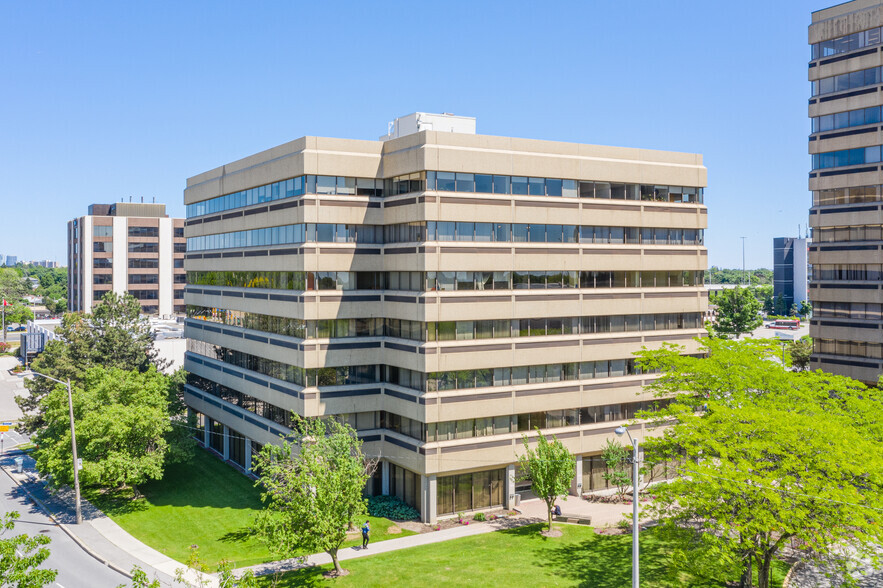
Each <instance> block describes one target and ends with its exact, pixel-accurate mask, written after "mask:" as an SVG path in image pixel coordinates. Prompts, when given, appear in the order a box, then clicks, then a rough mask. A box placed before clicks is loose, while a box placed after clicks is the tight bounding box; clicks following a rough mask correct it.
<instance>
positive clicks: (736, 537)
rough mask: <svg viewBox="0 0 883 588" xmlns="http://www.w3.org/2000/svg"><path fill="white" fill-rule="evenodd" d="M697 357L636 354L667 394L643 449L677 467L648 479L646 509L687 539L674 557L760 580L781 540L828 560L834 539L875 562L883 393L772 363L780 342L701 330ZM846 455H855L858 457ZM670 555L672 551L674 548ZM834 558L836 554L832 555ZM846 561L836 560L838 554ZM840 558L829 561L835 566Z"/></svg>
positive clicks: (654, 386) (763, 582)
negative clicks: (660, 429) (656, 481)
mask: <svg viewBox="0 0 883 588" xmlns="http://www.w3.org/2000/svg"><path fill="white" fill-rule="evenodd" d="M699 351H700V352H701V356H699V357H696V356H687V355H682V354H683V352H684V349H683V348H681V347H678V346H673V345H664V346H663V348H662V349H658V350H652V351H651V350H644V351H642V352H641V353H640V354H639V355H640V361H639V364H640V365H641V367H642V368H644V369H648V370H649V369H654V370H659V371H660V374H661V375H660V376H659V378H657V379H656V380H654V381H653V382H652V383H651V384H650V385H648V386H647V387H646V388H645V389H647V390H648V391H650V392H653V393H655V394H656V395H659V396H665V397H672V396H673V397H674V398H673V401H672V402H671V404H669V405H668V406H667V407H665V408H664V409H662V410H659V411H657V412H654V413H641V414H640V415H639V416H640V417H642V418H650V419H654V420H657V422H659V423H660V424H661V423H663V422H664V423H666V424H669V425H670V426H669V427H667V428H666V429H665V431H664V433H663V434H662V435H661V436H648V437H647V438H646V439H645V440H644V449H645V455H648V456H651V459H652V457H653V456H654V454H657V453H658V452H659V451H662V452H663V455H672V454H678V453H679V454H681V455H682V456H683V460H682V461H681V462H680V465H679V467H678V469H679V471H680V474H681V476H680V477H678V478H676V479H675V480H673V481H671V482H670V483H667V484H660V485H658V486H656V487H655V488H654V494H655V497H656V500H655V501H654V502H653V503H652V504H651V505H649V506H648V507H647V508H646V510H645V512H646V513H647V515H648V516H649V517H650V518H653V519H655V520H657V521H659V523H660V527H661V528H662V529H663V530H664V531H672V532H677V531H678V530H680V529H685V528H688V529H691V530H692V531H693V532H697V533H698V534H697V535H696V537H697V539H698V541H696V542H694V544H693V545H692V546H691V547H690V548H689V549H687V550H686V551H684V552H683V553H681V554H680V555H679V556H678V557H679V558H680V560H681V561H684V562H713V563H714V566H715V569H717V570H721V571H724V572H726V573H727V574H733V573H741V574H742V577H743V584H742V585H743V586H749V587H750V586H751V576H752V567H753V568H754V571H755V572H756V573H757V576H758V586H760V588H767V587H768V586H769V585H770V573H771V566H772V562H773V559H774V558H775V557H776V556H777V554H779V553H780V552H781V550H782V549H784V548H785V547H786V545H788V544H789V543H792V542H793V545H797V546H800V547H801V549H803V550H804V553H805V554H807V555H808V556H809V557H817V558H825V559H827V558H828V557H829V556H831V555H832V554H836V553H838V551H839V550H840V549H842V548H844V547H846V548H848V549H850V550H852V551H853V552H854V553H856V554H857V555H856V557H857V558H860V557H867V558H869V559H870V560H871V561H879V556H880V553H879V544H880V542H881V541H883V529H881V527H880V524H879V521H880V515H879V513H880V512H881V511H883V395H881V393H880V391H879V390H878V389H876V388H868V387H866V386H865V385H863V384H862V383H860V382H857V381H855V380H850V379H849V378H844V377H841V376H835V375H831V374H825V373H823V372H822V371H815V372H811V371H791V370H786V369H783V368H782V366H781V364H779V363H778V362H777V361H776V359H777V357H778V355H779V354H780V353H781V347H780V345H779V342H777V341H773V340H757V341H751V340H749V341H744V342H738V343H737V342H733V341H727V340H721V339H703V340H702V341H701V342H700V349H699ZM856 456H859V457H858V458H857V457H856ZM676 555H677V554H676ZM834 559H835V560H836V559H837V558H834ZM844 561H845V560H844ZM839 563H840V562H839V560H838V562H837V565H839Z"/></svg>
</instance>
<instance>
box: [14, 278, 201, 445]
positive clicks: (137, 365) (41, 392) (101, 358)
mask: <svg viewBox="0 0 883 588" xmlns="http://www.w3.org/2000/svg"><path fill="white" fill-rule="evenodd" d="M55 332H56V334H58V336H59V337H60V340H55V341H50V342H48V343H47V344H46V348H45V350H44V351H43V353H41V354H40V355H39V356H38V357H37V358H36V359H35V360H34V362H33V364H32V365H31V367H32V368H33V370H34V371H36V372H39V373H41V374H46V375H47V376H51V377H53V378H57V379H59V380H67V379H70V380H71V382H72V383H73V384H75V385H82V382H83V377H84V375H85V373H86V370H88V369H89V368H90V367H93V366H103V367H116V368H119V369H122V370H124V371H129V370H138V371H140V372H145V371H147V370H148V369H149V368H150V366H151V365H154V366H156V367H157V368H159V369H163V368H164V367H166V363H165V362H163V361H161V360H160V359H159V355H158V352H157V350H156V348H155V347H154V344H153V337H152V335H151V333H150V329H149V325H148V323H147V321H145V320H143V319H142V317H141V316H140V306H139V303H138V301H137V300H136V299H135V298H134V297H133V296H131V295H130V294H125V295H124V296H119V295H117V294H115V293H113V292H110V293H108V294H106V295H105V296H104V298H102V302H101V304H99V305H97V306H96V307H95V311H94V313H93V314H91V315H90V314H79V313H67V314H65V315H64V316H63V317H62V320H61V325H59V327H58V328H57V329H56V330H55ZM181 380H182V378H179V379H178V380H177V381H178V382H179V385H181ZM25 386H26V387H27V388H28V391H29V392H30V394H29V395H28V396H17V397H16V399H15V401H16V403H17V404H18V405H19V407H20V408H21V410H22V413H23V414H24V417H23V418H22V420H21V422H20V425H21V426H22V428H23V429H24V430H25V431H27V432H30V433H33V432H35V431H37V430H38V429H39V428H40V427H41V426H42V424H43V417H42V414H41V413H40V401H41V399H42V398H43V397H44V396H45V395H46V394H48V392H49V391H50V390H51V389H52V388H53V387H54V383H53V382H52V381H51V380H47V379H45V378H32V379H29V380H27V381H26V382H25ZM170 408H171V409H173V410H183V405H182V403H180V402H179V403H173V404H171V405H170ZM172 414H173V415H178V412H174V413H172Z"/></svg>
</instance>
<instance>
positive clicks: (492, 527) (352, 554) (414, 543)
mask: <svg viewBox="0 0 883 588" xmlns="http://www.w3.org/2000/svg"><path fill="white" fill-rule="evenodd" d="M558 504H560V505H561V510H562V513H563V514H565V515H572V516H579V517H583V518H585V517H590V518H591V519H592V526H593V527H596V528H598V527H603V526H605V525H608V524H609V525H611V526H613V525H616V523H617V522H619V521H620V520H621V519H622V517H623V515H624V514H630V513H631V512H632V507H631V506H629V505H623V504H599V503H593V502H588V501H586V500H582V499H581V498H577V497H576V496H571V497H568V499H567V500H566V501H565V500H562V501H559V503H558ZM518 510H519V511H520V512H521V514H520V515H519V516H517V517H514V518H509V519H502V520H497V521H488V522H486V523H471V524H469V525H465V526H459V527H453V528H450V529H444V530H442V531H430V532H428V533H420V534H417V535H409V536H408V537H402V538H400V539H387V540H386V541H380V542H378V543H371V544H370V546H369V548H368V549H362V548H361V547H358V546H356V547H349V548H346V549H342V550H341V551H340V552H339V553H338V559H340V561H346V560H349V559H356V558H360V557H367V556H369V555H376V554H378V553H388V552H390V551H398V550H399V549H408V548H410V547H419V546H420V545H431V544H433V543H440V542H442V541H450V540H452V539H461V538H463V537H471V536H473V535H482V534H484V533H492V532H494V531H500V530H502V529H512V528H515V527H521V526H523V525H530V524H534V523H544V522H546V503H545V502H543V501H542V500H540V499H533V500H527V501H525V502H522V503H521V504H520V505H519V506H518ZM556 524H562V523H556ZM330 563H331V557H330V556H329V555H328V554H327V553H316V554H313V555H310V556H307V557H306V558H304V559H297V558H294V559H285V560H281V561H275V562H270V563H265V564H258V565H255V566H250V567H245V568H239V569H237V570H235V573H236V574H237V575H238V574H241V573H242V572H244V571H245V570H248V569H250V570H252V571H253V572H254V573H255V575H256V576H264V575H268V574H273V573H276V572H289V571H292V570H299V569H303V568H308V567H312V566H321V565H325V564H330Z"/></svg>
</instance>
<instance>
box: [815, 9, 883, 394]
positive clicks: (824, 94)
mask: <svg viewBox="0 0 883 588" xmlns="http://www.w3.org/2000/svg"><path fill="white" fill-rule="evenodd" d="M881 26H883V3H881V2H880V1H879V0H877V1H870V0H855V1H853V2H846V3H843V4H839V5H837V6H834V7H831V8H827V9H824V10H819V11H817V12H814V13H813V14H812V24H811V25H810V27H809V43H810V46H811V50H812V52H811V61H810V62H809V80H810V82H811V88H812V89H811V93H812V97H811V98H810V100H809V116H810V118H811V120H812V134H811V135H810V136H809V152H810V154H811V155H812V171H811V172H810V174H809V189H810V190H812V194H813V202H812V204H813V205H812V208H811V209H810V215H809V224H810V226H811V227H812V230H813V233H812V240H813V243H812V245H810V247H809V263H810V264H811V265H812V279H811V283H810V289H809V298H810V300H811V301H812V304H813V319H812V322H811V323H810V335H811V336H812V337H813V340H814V349H813V356H812V362H811V367H812V369H823V370H825V371H828V372H832V373H836V374H842V375H846V376H850V377H853V378H857V379H859V380H862V381H865V382H876V381H877V377H878V376H879V375H880V372H881V370H883V344H881V343H883V336H881V333H883V331H881V326H883V306H881V304H883V295H881V290H880V288H881V278H883V273H881V262H883V254H881V247H883V193H881V184H883V165H881V163H883V161H881V154H880V146H881V143H883V117H881V105H883V92H881V90H883V36H881Z"/></svg>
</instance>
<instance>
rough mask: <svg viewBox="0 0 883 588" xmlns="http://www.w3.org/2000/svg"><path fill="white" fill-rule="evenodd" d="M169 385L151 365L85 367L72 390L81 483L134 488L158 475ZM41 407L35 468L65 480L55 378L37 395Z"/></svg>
mask: <svg viewBox="0 0 883 588" xmlns="http://www.w3.org/2000/svg"><path fill="white" fill-rule="evenodd" d="M175 385H176V383H175V382H174V381H173V378H172V377H170V376H166V375H165V374H162V373H161V372H158V371H157V370H156V368H153V367H151V368H150V369H149V370H147V371H146V372H144V373H140V372H138V371H135V370H133V371H130V372H125V371H123V370H121V369H118V368H103V367H93V368H90V369H89V370H88V371H87V372H86V375H85V377H84V379H83V382H82V384H81V385H77V386H75V387H74V388H73V390H72V393H73V394H72V396H73V405H74V421H75V423H76V433H77V453H78V457H79V458H80V459H82V461H83V469H82V471H81V472H80V482H81V483H82V484H83V485H85V486H94V487H102V488H114V487H121V486H131V487H133V488H135V487H137V486H138V485H139V484H143V483H144V482H146V481H147V480H158V479H160V478H162V475H163V469H164V466H165V464H166V463H167V462H168V461H169V459H168V458H169V456H170V454H172V452H173V450H172V448H171V447H170V444H169V440H168V437H169V435H170V433H171V429H172V422H171V421H170V419H169V408H168V405H169V398H170V396H171V394H172V392H171V389H172V388H173V387H174V386H175ZM41 408H42V411H43V415H44V418H45V423H46V425H45V428H44V429H42V430H41V431H39V432H38V433H37V436H36V439H35V441H36V443H37V445H38V448H37V449H35V450H34V457H35V459H36V461H37V468H38V469H39V470H40V471H41V472H43V473H46V474H52V476H53V480H54V482H55V483H56V484H70V483H72V482H73V472H72V469H71V463H72V456H71V438H70V420H69V414H68V397H67V388H66V387H65V386H62V385H60V384H57V385H56V386H55V387H54V388H53V390H52V391H50V392H49V394H47V395H46V396H45V397H44V398H43V399H42V401H41ZM178 451H179V452H181V449H180V448H179V449H178ZM136 489H137V488H136Z"/></svg>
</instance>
